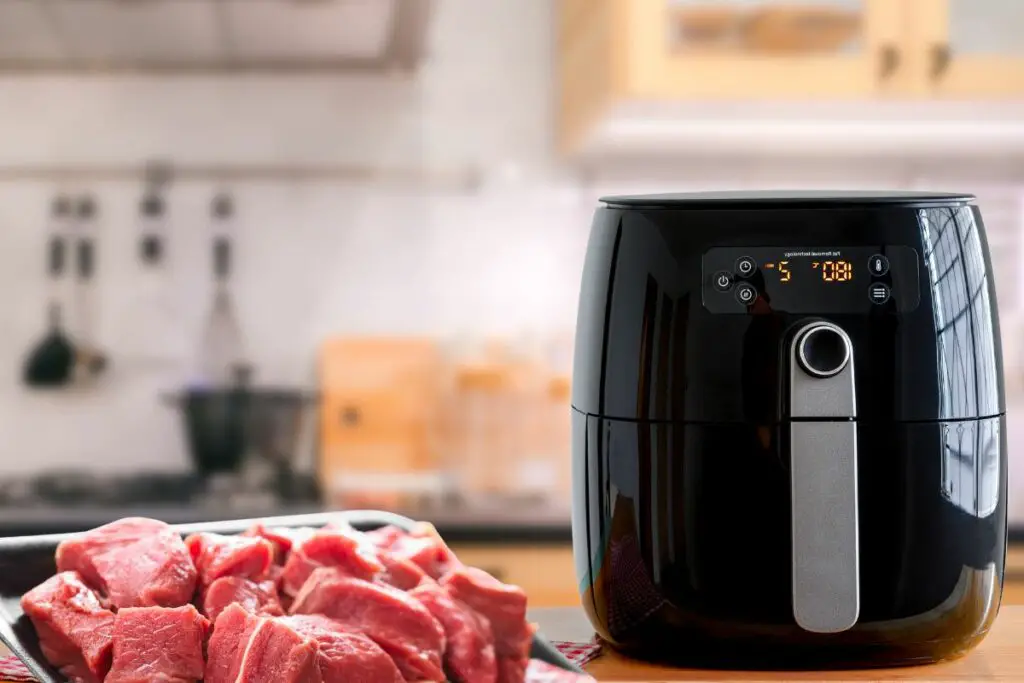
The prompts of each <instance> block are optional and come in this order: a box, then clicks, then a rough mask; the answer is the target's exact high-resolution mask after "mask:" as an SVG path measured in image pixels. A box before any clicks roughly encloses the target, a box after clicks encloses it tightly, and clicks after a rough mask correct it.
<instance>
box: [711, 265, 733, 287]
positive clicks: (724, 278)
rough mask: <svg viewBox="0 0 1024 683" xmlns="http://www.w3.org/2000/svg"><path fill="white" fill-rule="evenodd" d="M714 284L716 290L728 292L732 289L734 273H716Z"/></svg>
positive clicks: (723, 271)
mask: <svg viewBox="0 0 1024 683" xmlns="http://www.w3.org/2000/svg"><path fill="white" fill-rule="evenodd" d="M713 282H714V284H715V289H717V290H718V291H719V292H728V291H729V290H730V289H732V273H730V272H729V271H727V270H720V271H718V272H717V273H715V278H714V280H713Z"/></svg>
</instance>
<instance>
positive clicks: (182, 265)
mask: <svg viewBox="0 0 1024 683" xmlns="http://www.w3.org/2000/svg"><path fill="white" fill-rule="evenodd" d="M439 4H440V14H439V17H438V21H437V24H436V26H435V40H434V50H433V54H432V58H431V62H430V65H429V66H428V67H427V68H426V69H425V71H424V72H423V74H422V75H421V76H420V77H419V78H418V79H417V80H416V81H415V82H412V83H409V82H405V81H400V80H388V79H386V78H365V77H360V78H346V79H337V78H307V79H287V78H281V79H273V78H247V79H231V80H209V79H207V80H203V79H163V80H153V81H146V80H134V79H126V78H119V79H106V80H104V79H79V80H75V79H70V80H47V79H37V80H7V81H0V168H2V167H10V166H19V165H26V164H28V165H48V164H72V165H74V164H93V165H95V164H101V165H102V164H119V163H129V164H137V163H139V162H140V161H142V160H143V159H144V158H148V157H157V158H160V157H165V158H169V159H173V160H175V161H177V162H179V163H185V164H188V163H196V164H202V163H208V164H224V163H231V164H244V163H246V162H254V163H283V164H302V163H323V164H332V163H333V164H344V163H377V164H383V165H399V166H404V167H415V166H419V165H422V166H425V167H436V168H442V169H459V168H460V167H461V166H463V165H465V164H485V165H487V166H488V167H493V168H496V169H498V175H497V178H496V179H492V180H493V181H494V182H492V183H491V184H489V186H488V187H486V188H484V189H483V190H482V192H481V193H476V194H466V193H462V192H458V191H448V190H432V189H429V188H425V187H422V186H415V185H406V186H385V187H373V186H370V185H366V184H351V185H349V186H344V185H338V184H328V183H320V184H310V183H297V184H292V185H281V184H275V183H269V182H268V183H259V184H244V185H238V186H235V187H232V188H231V189H232V190H233V191H234V192H235V194H236V196H237V198H238V206H239V213H240V215H239V221H238V231H239V237H238V240H237V242H238V246H237V249H238V252H239V254H238V272H237V275H236V288H235V294H236V305H237V309H238V312H239V317H240V319H241V320H242V323H243V326H244V332H245V334H246V339H247V342H248V344H249V348H250V350H251V351H252V356H253V358H254V360H255V361H256V363H257V366H258V369H259V371H260V373H261V376H262V377H263V378H264V379H266V380H268V381H274V380H281V381H289V382H297V381H305V380H307V379H309V373H310V371H311V367H312V364H313V359H314V354H315V351H316V348H317V345H318V343H319V342H320V341H321V340H322V339H323V338H324V337H325V336H327V335H330V334H337V333H347V332H357V333H358V332H385V333H402V332H428V333H438V334H445V335H450V334H453V333H458V332H480V333H484V332H493V333H503V332H519V331H522V330H524V329H526V328H533V329H535V330H549V331H552V330H553V331H565V330H566V329H571V327H572V325H573V323H574V320H575V297H576V291H577V289H576V288H577V286H578V282H577V280H578V277H579V271H580V268H581V261H582V253H583V245H584V241H585V239H586V229H587V223H588V220H589V215H590V211H591V208H590V205H589V203H587V202H583V201H575V200H574V199H573V198H574V197H575V195H571V194H570V195H569V200H570V201H567V200H566V198H565V196H563V193H560V192H557V191H552V190H551V185H550V184H549V183H548V182H546V176H547V175H548V173H547V171H546V170H545V168H544V165H545V159H546V158H547V155H548V149H549V132H548V130H549V126H548V121H549V116H550V113H549V112H550V99H551V98H550V92H549V91H550V85H549V83H548V75H547V74H548V72H549V63H550V58H551V47H550V41H551V25H550V21H549V7H548V3H546V2H538V1H530V2H523V3H509V2H505V1H503V0H488V1H484V2H481V1H480V0H459V1H454V0H449V1H447V2H441V3H439ZM515 168H522V169H526V171H525V173H526V175H525V176H524V177H523V178H522V179H521V182H515V183H514V184H511V185H510V184H509V181H508V179H507V175H508V174H507V173H505V174H504V175H503V172H502V171H501V169H506V170H507V169H513V170H514V169H515ZM503 177H504V178H506V179H505V180H502V178H503ZM58 189H71V190H75V191H90V192H95V193H96V194H97V196H98V197H99V200H100V208H101V213H102V220H101V229H102V238H101V239H102V243H101V253H100V268H99V278H98V279H99V282H98V287H99V289H100V295H101V305H100V309H99V320H98V327H99V337H100V340H101V342H102V345H103V346H104V347H105V348H106V349H107V350H108V351H109V352H110V355H111V357H112V361H113V368H114V370H113V372H112V374H111V375H110V377H109V378H108V380H107V381H106V382H105V384H104V385H103V386H102V387H100V388H98V389H96V390H93V391H91V392H90V393H89V394H88V395H87V396H79V395H57V396H54V395H38V394H33V393H30V392H27V391H26V390H24V389H23V388H21V387H20V385H19V384H18V373H19V371H20V362H21V358H22V356H23V355H24V353H25V352H26V351H27V350H28V349H29V348H30V346H31V345H32V344H33V343H34V342H35V341H37V340H38V338H39V337H40V336H41V335H42V333H43V331H44V325H45V319H44V307H45V293H46V289H45V286H46V283H45V279H44V276H43V265H42V259H43V256H42V255H43V253H44V250H43V247H44V239H45V236H46V232H45V222H46V215H47V211H48V204H49V201H50V198H51V197H52V196H53V194H54V192H56V191H57V190H58ZM214 189H215V188H213V187H211V186H209V185H205V184H201V183H179V184H176V185H175V186H174V187H173V188H172V190H171V193H170V197H169V206H170V210H171V224H172V229H173V238H172V243H171V245H170V250H171V254H170V259H171V264H170V267H169V270H168V277H169V278H170V280H171V282H170V285H169V286H168V287H167V289H166V292H165V293H163V295H162V297H163V298H168V299H170V301H171V304H172V306H171V307H170V308H169V309H168V310H169V311H170V312H171V313H170V315H172V318H171V319H172V320H173V321H174V324H172V325H166V326H164V327H162V328H161V330H162V334H161V339H160V340H159V342H160V345H161V347H162V348H161V354H162V355H168V354H171V355H176V356H177V357H179V358H180V357H182V356H183V355H187V354H188V353H190V352H192V351H193V349H194V347H195V344H196V340H197V339H198V336H199V332H200V329H201V325H202V322H203V318H204V316H205V309H206V307H207V306H208V302H209V300H210V292H209V282H208V277H207V268H206V264H207V263H208V254H207V246H206V245H207V223H208V222H207V219H206V206H207V202H208V200H209V198H210V196H211V194H212V192H213V190H214ZM140 191H141V188H140V187H139V186H138V185H137V184H134V183H125V182H120V183H119V182H105V183H98V184H94V185H78V186H71V187H68V188H59V187H57V186H55V185H53V184H51V183H45V182H35V181H33V182H10V181H5V182H0V291H3V292H4V293H5V294H4V298H3V302H4V305H5V310H4V312H3V315H0V359H3V360H2V362H0V415H2V416H3V419H0V444H3V451H2V457H0V472H21V471H28V470H32V469H36V468H39V467H49V466H81V465H84V464H88V465H89V466H91V467H96V468H101V469H111V470H113V469H116V468H119V467H122V466H123V465H124V464H125V463H129V462H130V463H131V464H132V465H135V466H138V467H141V468H180V467H182V466H184V465H185V464H186V459H185V455H184V449H183V448H182V444H181V442H180V435H179V433H178V427H177V423H176V422H175V415H174V413H173V412H172V411H170V410H168V409H167V408H166V407H164V406H162V405H160V404H159V403H158V402H157V401H156V393H157V390H158V388H160V387H165V386H173V385H174V383H175V382H176V381H181V379H182V374H181V369H180V368H175V367H174V366H170V367H167V366H159V367H154V366H153V365H152V364H146V365H144V364H143V363H142V359H140V358H138V357H137V356H135V355H132V354H134V353H135V352H136V351H138V350H140V346H141V345H140V344H139V343H133V342H138V341H139V340H138V339H137V338H136V339H133V337H137V336H138V332H139V327H140V324H141V323H140V322H139V321H140V320H141V319H144V318H143V313H144V312H145V311H147V310H152V309H153V308H155V307H157V308H158V307H160V306H166V304H163V303H161V301H162V299H156V300H154V299H153V298H152V296H149V298H148V299H147V298H146V296H147V295H151V294H152V292H147V291H145V290H143V289H140V287H139V283H140V272H139V268H140V266H139V265H138V263H137V261H136V260H135V258H134V249H135V234H136V232H137V223H136V219H135V206H136V202H137V201H138V196H139V192H140Z"/></svg>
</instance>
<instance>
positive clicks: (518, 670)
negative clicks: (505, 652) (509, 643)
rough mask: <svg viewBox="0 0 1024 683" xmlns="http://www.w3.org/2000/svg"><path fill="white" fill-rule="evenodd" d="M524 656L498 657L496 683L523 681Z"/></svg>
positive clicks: (524, 678) (525, 660)
mask: <svg viewBox="0 0 1024 683" xmlns="http://www.w3.org/2000/svg"><path fill="white" fill-rule="evenodd" d="M529 663H530V660H529V659H527V658H526V657H498V683H525V681H526V667H527V665H528V664H529Z"/></svg>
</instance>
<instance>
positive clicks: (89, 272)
mask: <svg viewBox="0 0 1024 683" xmlns="http://www.w3.org/2000/svg"><path fill="white" fill-rule="evenodd" d="M97 213H98V209H97V206H96V200H95V198H93V197H92V196H91V195H86V196H84V197H82V198H81V199H80V200H79V202H78V206H77V207H76V218H77V219H78V220H77V224H76V232H77V235H76V240H75V266H76V275H77V282H76V283H75V298H76V302H75V303H76V306H75V308H76V313H77V316H76V318H77V321H76V322H77V330H75V333H76V335H75V336H76V339H77V342H78V345H77V346H78V353H77V354H76V359H75V360H76V362H75V378H76V381H78V380H86V379H88V378H91V377H93V376H95V375H97V374H99V373H101V372H103V371H104V370H105V369H106V367H107V363H108V361H107V356H106V355H105V354H104V353H102V352H101V351H100V350H99V348H98V347H97V346H96V340H95V327H94V325H95V315H96V303H97V302H96V299H97V292H96V284H95V283H96V233H97V230H96V218H97Z"/></svg>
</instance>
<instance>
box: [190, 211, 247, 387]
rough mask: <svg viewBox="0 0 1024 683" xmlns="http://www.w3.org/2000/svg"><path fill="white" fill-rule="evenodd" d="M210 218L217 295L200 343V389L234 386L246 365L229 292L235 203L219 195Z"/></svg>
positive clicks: (215, 292) (215, 293) (198, 369)
mask: <svg viewBox="0 0 1024 683" xmlns="http://www.w3.org/2000/svg"><path fill="white" fill-rule="evenodd" d="M210 214H211V215H210V218H211V224H212V232H213V275H214V295H213V304H212V305H211V307H210V314H209V316H208V318H207V321H206V327H205V330H204V332H203V336H202V339H201V342H200V347H199V354H198V356H199V357H198V363H197V366H198V367H197V371H198V375H199V377H198V380H199V382H200V383H201V385H203V386H215V387H224V386H228V385H229V384H233V383H234V378H235V377H236V376H237V369H238V368H239V367H240V366H244V365H245V362H244V347H243V343H242V333H241V328H240V326H239V324H238V318H237V315H236V314H235V307H234V303H233V301H232V296H231V290H230V277H231V270H232V268H233V265H234V264H233V258H232V257H233V253H232V246H233V245H232V239H233V237H234V229H233V224H234V216H235V206H234V201H233V200H232V199H231V197H230V196H229V195H227V194H224V193H221V194H218V195H217V196H216V197H214V199H213V202H212V203H211V205H210Z"/></svg>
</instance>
